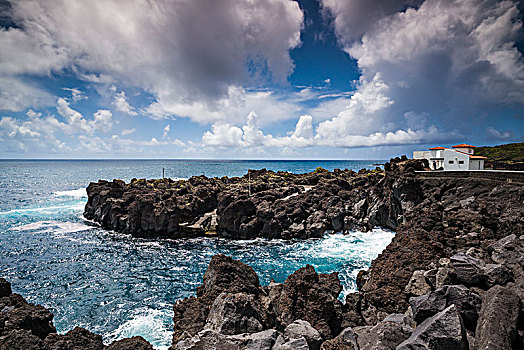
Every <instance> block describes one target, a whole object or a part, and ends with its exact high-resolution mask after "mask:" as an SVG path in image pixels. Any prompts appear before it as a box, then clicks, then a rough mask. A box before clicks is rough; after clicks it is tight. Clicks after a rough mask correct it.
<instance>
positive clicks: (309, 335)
mask: <svg viewBox="0 0 524 350" xmlns="http://www.w3.org/2000/svg"><path fill="white" fill-rule="evenodd" d="M284 338H285V339H287V340H288V342H289V341H290V340H296V339H301V338H304V339H305V340H306V343H307V346H308V349H310V350H319V349H320V345H321V344H322V337H321V336H320V333H318V331H317V330H316V329H315V328H313V327H312V326H311V324H310V323H309V322H307V321H303V320H296V321H294V322H293V323H291V324H290V325H288V326H287V327H286V329H284Z"/></svg>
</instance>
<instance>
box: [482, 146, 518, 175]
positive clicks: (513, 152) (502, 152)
mask: <svg viewBox="0 0 524 350" xmlns="http://www.w3.org/2000/svg"><path fill="white" fill-rule="evenodd" d="M475 155H478V156H484V157H487V158H488V159H487V160H486V165H487V166H489V164H492V166H493V168H494V169H511V170H524V142H520V143H508V144H506V145H499V146H493V147H488V146H484V147H477V148H475Z"/></svg>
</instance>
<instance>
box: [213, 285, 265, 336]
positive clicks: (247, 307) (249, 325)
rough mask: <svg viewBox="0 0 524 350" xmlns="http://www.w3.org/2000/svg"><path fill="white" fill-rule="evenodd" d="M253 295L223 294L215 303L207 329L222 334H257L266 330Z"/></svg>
mask: <svg viewBox="0 0 524 350" xmlns="http://www.w3.org/2000/svg"><path fill="white" fill-rule="evenodd" d="M261 319H262V317H261V315H260V311H259V310H258V307H257V305H256V304H255V300H254V298H253V296H252V295H249V294H246V293H236V294H229V293H222V294H220V295H219V296H218V297H217V298H216V299H215V302H214V303H213V306H212V307H211V310H210V312H209V316H208V318H207V322H206V325H205V328H208V329H211V330H213V331H215V332H217V333H221V334H241V333H256V332H260V331H262V330H263V329H264V326H263V325H262V323H261Z"/></svg>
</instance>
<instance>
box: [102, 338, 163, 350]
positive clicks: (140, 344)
mask: <svg viewBox="0 0 524 350" xmlns="http://www.w3.org/2000/svg"><path fill="white" fill-rule="evenodd" d="M106 350H153V347H152V346H151V344H149V342H148V341H147V340H145V339H144V338H142V337H132V338H126V339H121V340H117V341H115V342H112V343H111V344H110V345H109V346H108V347H107V348H106Z"/></svg>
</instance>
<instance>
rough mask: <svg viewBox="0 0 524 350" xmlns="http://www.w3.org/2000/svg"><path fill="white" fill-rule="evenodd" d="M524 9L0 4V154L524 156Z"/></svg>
mask: <svg viewBox="0 0 524 350" xmlns="http://www.w3.org/2000/svg"><path fill="white" fill-rule="evenodd" d="M521 8H522V4H521V3H519V2H513V1H494V0H425V1H423V0H403V1H401V0H384V1H366V2H362V1H359V0H319V1H316V0H304V1H299V2H296V1H292V0H260V1H255V2H252V1H247V0H213V1H211V0H206V1H198V2H195V1H189V0H175V1H167V0H165V1H162V0H160V1H156V2H149V1H145V0H130V1H119V0H109V1H103V2H102V1H89V2H86V1H80V0H78V1H77V0H67V1H66V0H52V1H43V0H40V1H39V0H19V1H9V0H7V1H6V0H0V12H1V13H2V15H0V27H1V29H0V157H1V158H248V159H260V158H267V159H289V158H295V159H387V158H389V157H392V156H397V155H399V154H408V155H409V154H411V152H412V151H413V150H417V149H425V148H427V147H429V146H434V145H437V144H438V145H444V146H447V145H451V144H456V143H462V142H467V143H471V144H475V145H495V144H502V143H507V142H521V141H523V138H524V61H523V58H522V51H521V50H519V47H522V46H523V45H522V42H523V30H522V22H521V21H522V11H521Z"/></svg>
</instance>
